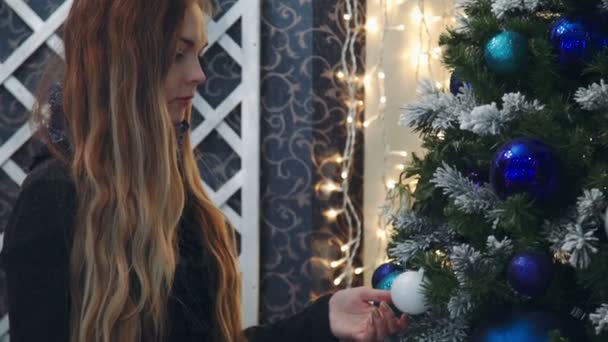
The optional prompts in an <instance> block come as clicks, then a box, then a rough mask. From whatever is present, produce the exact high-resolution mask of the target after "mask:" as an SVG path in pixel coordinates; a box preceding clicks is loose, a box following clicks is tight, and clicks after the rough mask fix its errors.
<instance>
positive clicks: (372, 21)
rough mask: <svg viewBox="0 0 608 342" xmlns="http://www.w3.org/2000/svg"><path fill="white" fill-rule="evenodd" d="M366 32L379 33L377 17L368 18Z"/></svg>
mask: <svg viewBox="0 0 608 342" xmlns="http://www.w3.org/2000/svg"><path fill="white" fill-rule="evenodd" d="M365 30H366V31H367V32H371V33H376V32H378V19H377V18H375V17H371V18H368V19H367V23H366V24H365Z"/></svg>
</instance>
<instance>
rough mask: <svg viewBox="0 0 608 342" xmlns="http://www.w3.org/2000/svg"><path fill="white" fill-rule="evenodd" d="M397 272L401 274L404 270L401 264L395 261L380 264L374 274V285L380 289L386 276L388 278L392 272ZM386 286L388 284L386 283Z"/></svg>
mask: <svg viewBox="0 0 608 342" xmlns="http://www.w3.org/2000/svg"><path fill="white" fill-rule="evenodd" d="M395 272H396V273H397V274H401V272H403V269H402V268H401V265H399V264H397V263H394V262H387V263H385V264H382V265H380V266H378V268H376V270H375V271H374V274H373V275H372V287H373V288H375V289H379V285H381V284H380V283H381V282H382V281H383V280H384V278H387V277H388V276H389V275H390V274H392V273H395ZM391 284H392V282H391ZM384 286H386V284H384ZM389 289H390V287H389Z"/></svg>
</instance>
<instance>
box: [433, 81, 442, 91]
mask: <svg viewBox="0 0 608 342" xmlns="http://www.w3.org/2000/svg"><path fill="white" fill-rule="evenodd" d="M435 87H437V89H439V90H441V89H442V88H443V83H441V82H435Z"/></svg>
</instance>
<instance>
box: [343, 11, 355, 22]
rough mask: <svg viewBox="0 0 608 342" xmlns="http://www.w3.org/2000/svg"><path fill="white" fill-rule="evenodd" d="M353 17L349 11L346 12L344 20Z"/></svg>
mask: <svg viewBox="0 0 608 342" xmlns="http://www.w3.org/2000/svg"><path fill="white" fill-rule="evenodd" d="M352 18H353V16H352V15H350V14H349V13H346V14H345V15H344V20H346V21H349V20H351V19H352Z"/></svg>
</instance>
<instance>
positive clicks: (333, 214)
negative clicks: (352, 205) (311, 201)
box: [324, 208, 342, 220]
mask: <svg viewBox="0 0 608 342" xmlns="http://www.w3.org/2000/svg"><path fill="white" fill-rule="evenodd" d="M341 213H342V211H341V210H338V209H334V208H331V209H329V210H327V211H326V212H325V214H324V215H325V217H327V218H328V219H329V220H335V219H336V218H337V217H338V215H340V214H341Z"/></svg>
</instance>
